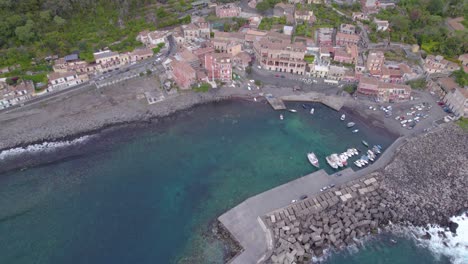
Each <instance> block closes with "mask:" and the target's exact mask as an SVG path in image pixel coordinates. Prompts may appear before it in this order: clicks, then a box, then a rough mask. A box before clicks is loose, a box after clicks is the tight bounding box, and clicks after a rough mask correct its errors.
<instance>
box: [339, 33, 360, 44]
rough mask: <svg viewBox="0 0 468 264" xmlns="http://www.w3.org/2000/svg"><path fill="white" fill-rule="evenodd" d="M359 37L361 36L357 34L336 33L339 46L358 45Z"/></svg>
mask: <svg viewBox="0 0 468 264" xmlns="http://www.w3.org/2000/svg"><path fill="white" fill-rule="evenodd" d="M359 39H360V37H359V35H357V34H348V33H342V32H338V33H336V45H338V46H346V45H357V44H358V42H359Z"/></svg>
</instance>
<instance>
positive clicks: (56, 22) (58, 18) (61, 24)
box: [54, 16, 67, 27]
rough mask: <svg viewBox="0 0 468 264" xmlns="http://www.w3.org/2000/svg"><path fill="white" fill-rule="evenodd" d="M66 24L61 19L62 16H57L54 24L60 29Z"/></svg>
mask: <svg viewBox="0 0 468 264" xmlns="http://www.w3.org/2000/svg"><path fill="white" fill-rule="evenodd" d="M66 22H67V21H66V20H65V19H63V18H61V17H60V16H55V17H54V23H55V24H56V25H57V26H59V27H61V26H63V25H65V23H66Z"/></svg>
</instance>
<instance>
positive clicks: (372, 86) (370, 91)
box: [357, 76, 411, 102]
mask: <svg viewBox="0 0 468 264" xmlns="http://www.w3.org/2000/svg"><path fill="white" fill-rule="evenodd" d="M357 92H358V93H360V94H363V95H367V96H372V97H375V98H377V99H378V100H379V101H381V102H403V101H407V100H409V99H410V98H411V87H410V86H409V85H404V84H396V83H386V82H381V81H379V80H378V79H376V78H371V77H364V76H363V77H361V79H360V81H359V85H358V88H357Z"/></svg>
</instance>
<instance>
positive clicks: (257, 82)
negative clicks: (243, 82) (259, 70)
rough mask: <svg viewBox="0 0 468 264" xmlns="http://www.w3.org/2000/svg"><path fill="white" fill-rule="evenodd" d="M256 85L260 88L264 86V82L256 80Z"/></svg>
mask: <svg viewBox="0 0 468 264" xmlns="http://www.w3.org/2000/svg"><path fill="white" fill-rule="evenodd" d="M254 84H255V85H257V86H260V85H262V82H261V81H260V80H255V81H254Z"/></svg>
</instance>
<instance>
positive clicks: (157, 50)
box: [153, 43, 165, 54]
mask: <svg viewBox="0 0 468 264" xmlns="http://www.w3.org/2000/svg"><path fill="white" fill-rule="evenodd" d="M164 45H165V43H159V44H158V46H156V48H154V49H153V52H154V54H158V53H159V52H160V51H161V49H162V48H163V47H164Z"/></svg>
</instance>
